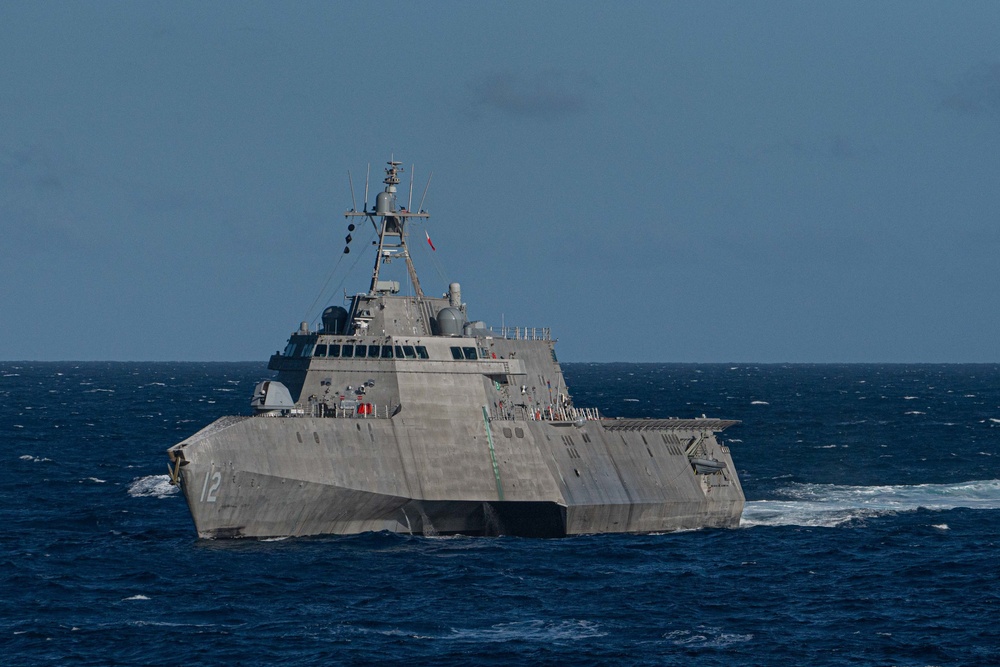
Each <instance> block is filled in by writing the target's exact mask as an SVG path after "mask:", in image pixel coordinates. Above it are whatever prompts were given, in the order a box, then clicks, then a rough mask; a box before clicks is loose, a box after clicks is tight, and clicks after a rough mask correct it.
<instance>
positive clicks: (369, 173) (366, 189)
mask: <svg viewBox="0 0 1000 667" xmlns="http://www.w3.org/2000/svg"><path fill="white" fill-rule="evenodd" d="M371 173H372V163H371V162H369V163H368V171H366V172H365V210H366V211H367V210H368V177H369V176H371Z"/></svg>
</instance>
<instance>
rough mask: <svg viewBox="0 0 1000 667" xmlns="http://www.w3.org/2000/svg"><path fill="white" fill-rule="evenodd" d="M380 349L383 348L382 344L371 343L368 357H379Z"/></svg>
mask: <svg viewBox="0 0 1000 667" xmlns="http://www.w3.org/2000/svg"><path fill="white" fill-rule="evenodd" d="M380 349H382V346H381V345H369V346H368V358H369V359H378V352H379V350H380ZM390 356H392V355H390Z"/></svg>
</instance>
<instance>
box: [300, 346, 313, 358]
mask: <svg viewBox="0 0 1000 667" xmlns="http://www.w3.org/2000/svg"><path fill="white" fill-rule="evenodd" d="M312 353H313V344H312V343H309V344H308V345H306V346H305V348H304V349H303V350H302V356H303V357H311V356H312Z"/></svg>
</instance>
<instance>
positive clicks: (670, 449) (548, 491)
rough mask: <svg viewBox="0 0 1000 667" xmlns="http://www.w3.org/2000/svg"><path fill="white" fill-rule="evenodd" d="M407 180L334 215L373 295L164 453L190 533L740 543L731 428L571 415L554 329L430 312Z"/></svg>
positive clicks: (309, 329)
mask: <svg viewBox="0 0 1000 667" xmlns="http://www.w3.org/2000/svg"><path fill="white" fill-rule="evenodd" d="M402 171H403V169H402V165H401V163H400V162H397V161H393V160H390V161H389V162H388V167H387V168H386V169H385V172H386V176H385V179H384V181H383V182H384V184H385V188H384V190H383V191H382V192H379V193H378V194H377V196H376V199H375V202H374V205H373V206H371V207H369V205H368V202H367V199H368V193H367V182H366V192H365V201H364V206H363V208H362V209H361V210H357V206H356V204H355V206H354V207H353V208H352V209H351V210H350V211H348V212H347V213H346V214H345V215H346V216H347V218H348V221H352V220H357V221H358V222H359V224H363V225H365V226H367V224H369V223H370V224H371V225H372V228H373V232H374V234H373V238H376V237H377V238H376V240H374V241H373V242H372V247H374V249H375V264H374V269H373V271H372V276H371V282H370V284H369V285H368V290H367V291H366V292H360V293H357V294H355V295H354V296H352V297H348V296H347V293H346V291H345V293H344V297H345V300H344V306H329V307H327V308H326V309H325V310H324V311H323V312H322V316H321V317H319V318H317V326H315V327H313V326H312V325H311V324H310V323H309V322H302V323H301V325H300V326H299V328H298V329H297V330H296V331H294V332H293V333H292V334H291V336H290V337H289V339H288V344H287V346H286V347H285V349H284V351H282V352H279V353H275V354H274V355H273V356H272V357H271V359H270V362H269V363H268V369H270V370H272V371H275V372H276V377H274V379H270V380H263V381H262V382H260V383H259V384H257V385H256V387H255V389H254V393H253V396H252V398H251V403H250V410H249V412H250V414H246V415H239V416H224V417H221V418H219V419H218V420H217V421H215V422H213V423H212V424H210V425H208V426H206V427H205V428H204V429H202V430H200V431H199V432H197V433H195V434H194V435H192V436H191V437H189V438H187V439H186V440H184V441H182V442H180V443H178V444H176V445H174V446H173V447H171V448H170V449H169V450H168V452H167V453H168V456H169V472H170V481H171V483H172V484H175V485H179V486H180V488H181V490H182V491H183V495H184V498H185V499H186V501H187V505H188V508H189V509H190V512H191V516H192V518H193V519H194V525H195V529H196V531H197V533H198V536H199V537H201V538H231V537H252V538H273V537H286V536H304V535H321V534H356V533H362V532H367V531H391V532H397V533H409V534H421V535H439V534H440V535H445V534H467V535H517V536H528V537H560V536H567V535H579V534H593V533H650V532H666V531H675V530H685V529H695V528H704V527H735V526H737V525H738V524H739V520H740V515H741V514H742V511H743V505H744V501H745V498H744V495H743V489H742V487H741V486H740V481H739V478H738V476H737V474H736V469H735V467H734V465H733V460H732V457H731V455H730V452H729V449H728V447H727V446H726V445H725V443H724V442H721V441H720V439H719V438H717V437H716V434H717V433H720V432H721V431H723V430H724V429H726V428H728V427H730V426H732V425H734V424H738V423H739V422H737V421H732V420H724V419H710V418H705V417H704V416H703V417H702V418H697V419H682V418H678V419H620V418H618V419H614V418H608V417H606V416H605V415H603V414H601V413H600V412H599V410H597V409H596V408H588V407H578V406H576V405H574V402H573V399H572V397H571V395H570V392H569V388H568V387H567V386H566V381H565V379H564V377H563V372H562V369H561V367H560V365H559V362H558V360H557V358H556V353H555V342H556V341H555V339H553V338H552V335H551V331H550V330H549V329H548V328H533V327H528V328H523V327H510V326H500V327H497V328H493V327H487V326H486V324H485V323H484V322H483V321H481V320H470V318H469V315H468V313H469V309H468V308H467V304H465V303H464V302H463V301H462V294H461V288H460V285H459V284H458V283H451V284H450V285H448V289H447V292H446V293H444V294H443V296H440V297H437V296H428V295H425V294H424V292H423V289H422V288H421V284H420V281H419V279H418V277H417V272H416V270H415V268H414V263H413V261H412V258H411V253H410V246H409V245H408V240H409V238H408V233H409V231H410V227H411V226H412V225H413V224H415V223H424V222H425V219H426V218H428V217H429V214H428V213H427V212H426V211H424V210H423V208H422V206H423V200H421V202H420V204H419V205H418V207H417V210H416V211H411V210H409V207H410V204H412V195H413V183H412V179H411V182H410V194H409V201H408V203H407V205H406V206H402V205H401V202H400V201H398V199H399V196H401V195H397V186H398V185H399V182H400V173H401V172H402ZM352 183H353V180H352ZM429 184H430V181H429V180H428V185H429ZM351 193H352V194H351V197H352V200H353V199H354V188H353V185H352V187H351ZM424 195H425V196H426V188H425V190H424ZM348 230H349V231H348V235H347V237H346V240H347V242H348V246H347V247H345V250H344V252H345V253H349V252H350V242H351V240H352V236H351V233H350V232H353V231H355V225H354V224H353V222H351V223H350V224H349V225H348ZM424 233H425V235H426V236H427V242H428V244H430V245H431V247H432V248H433V244H432V243H431V240H430V235H429V234H428V233H427V231H426V228H425V229H424ZM392 261H403V262H405V265H406V273H407V275H408V277H409V282H410V286H409V287H407V289H406V290H401V289H400V281H396V280H387V279H385V277H384V276H383V275H382V274H383V272H384V267H385V266H386V265H387V264H388V263H390V262H392ZM442 287H443V284H442Z"/></svg>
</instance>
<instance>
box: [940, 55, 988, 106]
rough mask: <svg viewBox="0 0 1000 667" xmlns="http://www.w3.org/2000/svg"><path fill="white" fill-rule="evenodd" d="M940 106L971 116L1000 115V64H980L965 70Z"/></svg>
mask: <svg viewBox="0 0 1000 667" xmlns="http://www.w3.org/2000/svg"><path fill="white" fill-rule="evenodd" d="M941 106H943V107H944V108H946V109H952V110H953V111H961V112H965V113H972V114H1000V62H981V63H979V64H978V65H974V66H972V67H970V68H969V69H968V70H966V72H965V74H964V75H963V76H962V77H961V78H960V79H959V80H958V81H957V82H955V84H954V85H953V86H952V87H951V91H950V92H948V93H947V94H946V95H945V96H944V99H943V100H942V102H941Z"/></svg>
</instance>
